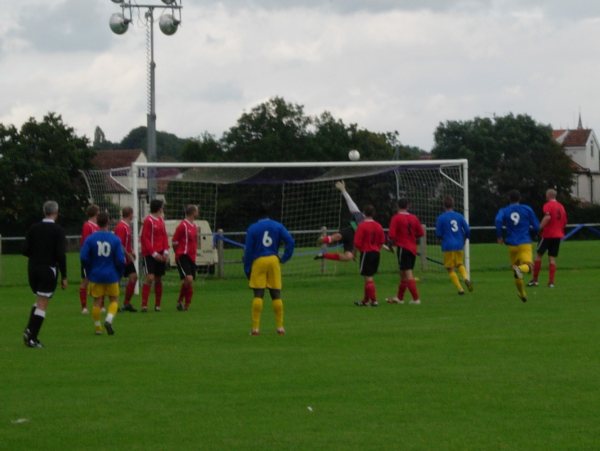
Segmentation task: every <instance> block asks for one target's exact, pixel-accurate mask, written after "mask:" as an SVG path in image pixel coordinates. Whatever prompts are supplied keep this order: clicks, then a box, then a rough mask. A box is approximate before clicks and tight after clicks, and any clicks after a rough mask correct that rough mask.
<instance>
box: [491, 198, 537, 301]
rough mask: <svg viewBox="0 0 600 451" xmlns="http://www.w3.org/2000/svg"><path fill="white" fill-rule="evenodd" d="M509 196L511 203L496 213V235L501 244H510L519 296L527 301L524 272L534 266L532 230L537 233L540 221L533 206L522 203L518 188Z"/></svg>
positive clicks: (527, 271)
mask: <svg viewBox="0 0 600 451" xmlns="http://www.w3.org/2000/svg"><path fill="white" fill-rule="evenodd" d="M508 197H509V199H510V204H509V205H508V206H506V207H504V208H501V209H500V210H499V211H498V214H497V215H496V237H497V240H498V243H499V244H504V243H506V245H507V246H508V254H509V257H510V263H511V265H512V269H513V273H514V276H515V285H516V286H517V291H518V292H519V298H520V299H521V301H523V302H527V294H526V293H525V284H524V283H523V273H529V272H531V268H532V267H533V256H532V251H531V232H535V233H537V232H538V231H539V229H540V223H539V221H538V219H537V218H536V216H535V213H534V212H533V210H532V209H531V207H530V206H529V205H524V204H521V203H520V201H521V194H520V193H519V192H518V191H517V190H512V191H511V192H510V193H509V194H508ZM503 229H504V237H503V236H502V232H503Z"/></svg>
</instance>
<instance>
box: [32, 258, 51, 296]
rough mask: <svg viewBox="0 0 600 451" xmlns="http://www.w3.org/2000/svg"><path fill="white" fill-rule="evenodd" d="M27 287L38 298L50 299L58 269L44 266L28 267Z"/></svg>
mask: <svg viewBox="0 0 600 451" xmlns="http://www.w3.org/2000/svg"><path fill="white" fill-rule="evenodd" d="M27 275H28V278H29V286H30V287H31V291H33V292H34V293H35V294H36V295H38V296H43V297H45V298H51V297H52V296H53V295H54V292H55V291H56V284H57V283H58V268H56V267H52V266H46V265H28V268H27Z"/></svg>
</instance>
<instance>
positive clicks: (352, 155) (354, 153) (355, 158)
mask: <svg viewBox="0 0 600 451" xmlns="http://www.w3.org/2000/svg"><path fill="white" fill-rule="evenodd" d="M348 158H349V159H350V160H352V161H358V160H360V152H359V151H358V150H356V149H352V150H351V151H350V152H348Z"/></svg>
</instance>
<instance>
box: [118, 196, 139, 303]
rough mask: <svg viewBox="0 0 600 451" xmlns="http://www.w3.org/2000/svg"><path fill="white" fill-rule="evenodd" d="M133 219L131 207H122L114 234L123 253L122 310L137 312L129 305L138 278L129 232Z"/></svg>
mask: <svg viewBox="0 0 600 451" xmlns="http://www.w3.org/2000/svg"><path fill="white" fill-rule="evenodd" d="M132 221H133V208H131V207H124V208H123V210H122V212H121V220H120V221H119V222H118V224H117V225H116V226H115V230H114V232H115V235H117V236H118V237H119V239H120V240H121V244H122V245H123V253H124V254H125V270H124V271H123V276H125V277H127V287H126V288H125V300H124V301H123V308H122V310H123V311H125V312H137V309H136V308H135V307H134V306H133V305H131V298H132V296H133V292H134V291H135V285H136V283H137V280H138V276H137V272H136V270H135V264H134V261H135V258H136V256H135V253H134V252H133V241H132V234H131V222H132Z"/></svg>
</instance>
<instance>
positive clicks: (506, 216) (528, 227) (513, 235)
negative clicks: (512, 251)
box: [496, 204, 540, 246]
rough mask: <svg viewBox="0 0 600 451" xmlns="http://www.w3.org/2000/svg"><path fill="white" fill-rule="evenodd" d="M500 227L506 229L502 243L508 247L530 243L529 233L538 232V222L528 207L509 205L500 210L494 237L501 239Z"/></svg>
mask: <svg viewBox="0 0 600 451" xmlns="http://www.w3.org/2000/svg"><path fill="white" fill-rule="evenodd" d="M502 227H506V237H505V238H504V242H505V243H506V244H508V245H510V246H518V245H519V244H525V243H531V231H534V232H536V233H537V232H538V231H539V229H540V222H539V221H538V219H537V218H536V216H535V213H534V212H533V210H532V209H531V207H530V206H529V205H523V204H510V205H508V206H507V207H504V208H501V209H500V210H499V211H498V214H497V215H496V236H497V237H498V238H501V237H502Z"/></svg>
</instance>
